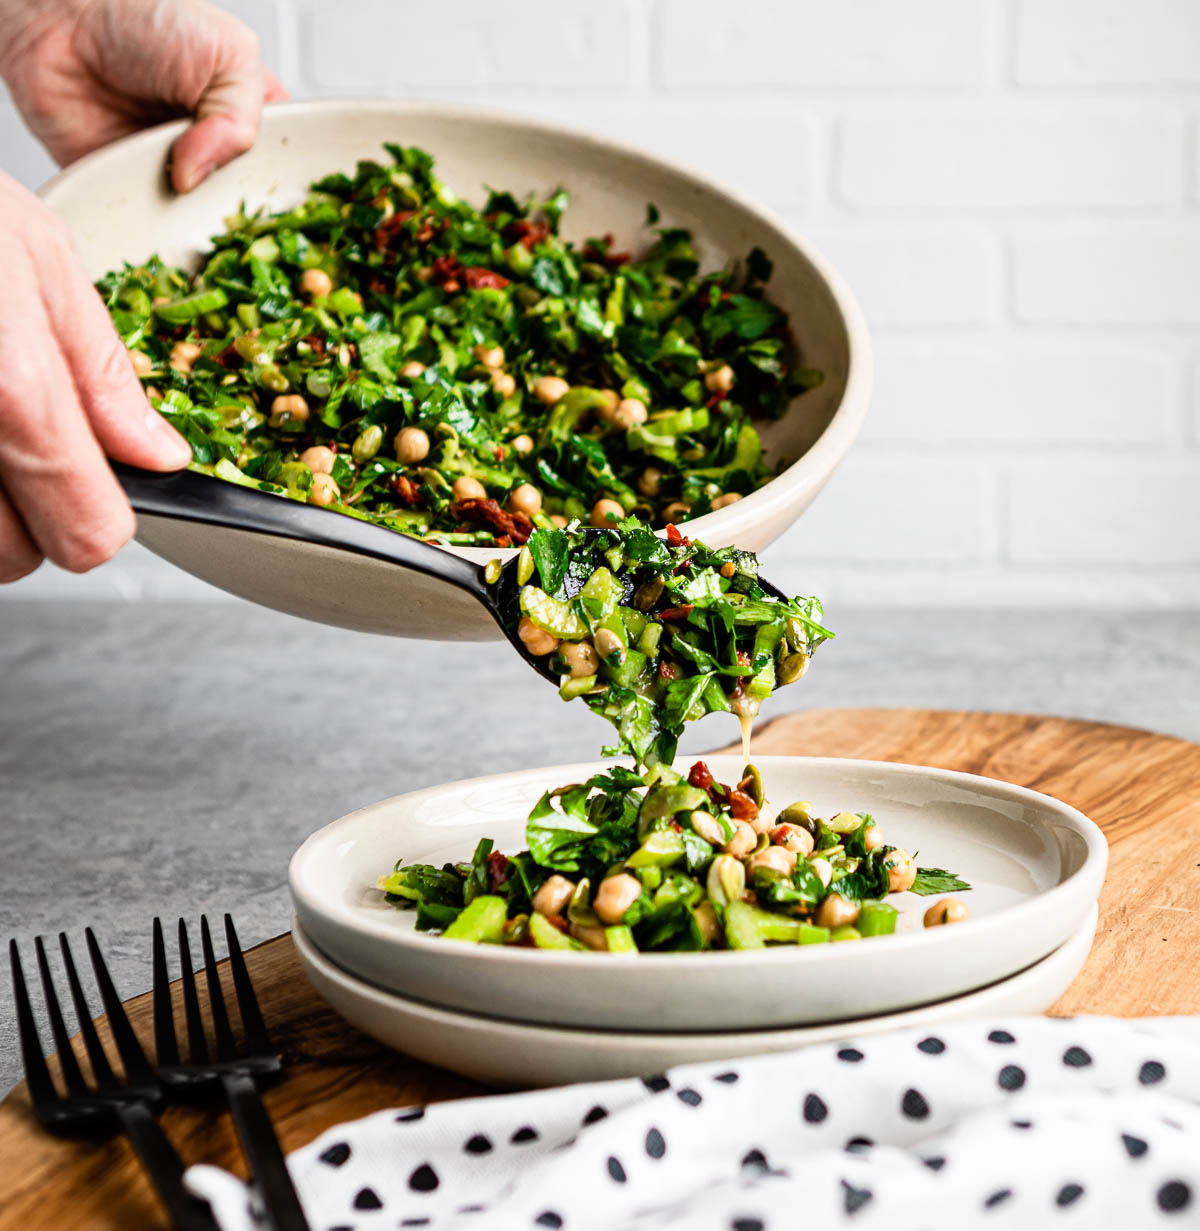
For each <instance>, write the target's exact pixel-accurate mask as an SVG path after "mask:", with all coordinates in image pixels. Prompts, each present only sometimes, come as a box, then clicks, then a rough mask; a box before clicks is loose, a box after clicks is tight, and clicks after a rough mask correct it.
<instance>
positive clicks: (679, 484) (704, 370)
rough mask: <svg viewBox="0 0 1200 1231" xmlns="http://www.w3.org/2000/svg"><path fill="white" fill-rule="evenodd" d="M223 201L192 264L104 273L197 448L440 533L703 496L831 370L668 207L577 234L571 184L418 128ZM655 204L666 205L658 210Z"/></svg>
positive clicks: (293, 487)
mask: <svg viewBox="0 0 1200 1231" xmlns="http://www.w3.org/2000/svg"><path fill="white" fill-rule="evenodd" d="M386 150H387V153H388V155H389V156H390V161H387V162H375V161H366V160H364V161H361V162H359V163H358V165H357V168H356V170H355V172H354V174H353V175H345V174H331V175H328V176H326V177H325V178H324V179H322V180H319V181H318V182H317V183H315V184H313V185H312V189H311V192H310V194H309V195H308V197H307V198H306V199H305V200H304V201H303V202H301V203H300V204H298V205H296V206H295V207H293V208H291V209H287V210H284V211H283V212H280V213H274V214H268V213H265V212H262V211H258V212H253V213H250V212H247V211H246V209H245V207H243V208H242V209H240V210H239V211H238V213H236V214H235V215H233V216H232V217H230V218H227V219H226V220H225V227H226V229H225V231H224V232H223V233H222V234H220V235H217V236H215V237H214V238H213V240H212V244H211V247H210V248H209V250H208V251H207V252H206V253H205V254H204V256H203V263H202V265H201V267H200V268H199V270H198V271H197V272H196V273H195V274H192V275H189V274H188V273H186V272H184V271H183V270H181V269H176V268H172V267H170V266H168V265H166V264H164V263H163V262H161V261H160V260H159V259H158V258H156V257H151V258H150V259H149V260H147V261H145V262H143V263H142V264H139V265H126V266H125V267H124V268H123V269H121V270H118V271H115V272H113V273H110V274H108V275H107V276H106V277H104V278H103V279H101V281H100V283H99V289H100V292H101V294H102V295H103V296H104V299H105V302H106V303H107V306H108V309H109V312H110V313H111V316H112V319H113V323H114V325H115V326H116V329H117V331H118V333H120V335H121V337H122V339H123V340H124V342H125V344H126V346H127V347H128V348H129V349H130V351H131V358H132V360H133V362H134V366H135V370H136V371H137V372H138V374H139V376H140V377H141V379H142V381H143V384H144V386H145V388H146V391H147V394H148V396H149V398H150V401H151V403H152V405H154V406H155V407H157V408H158V410H159V411H160V412H161V413H162V414H163V415H164V417H165V418H166V419H167V420H168V421H169V422H170V423H172V424H173V425H174V426H175V427H176V428H177V429H178V430H179V431H180V432H181V433H182V434H183V435H184V437H185V438H186V439H187V440H188V442H189V443H190V444H191V446H192V452H193V458H194V461H193V469H197V470H201V471H204V472H206V473H209V474H213V475H216V476H217V477H220V478H224V479H227V480H229V481H231V482H240V483H247V484H249V485H251V486H255V487H258V488H259V489H261V490H263V491H268V492H273V493H275V494H278V495H281V496H287V497H290V498H292V499H295V500H301V501H309V502H311V503H315V504H320V505H323V506H326V507H328V508H331V509H334V510H337V511H338V512H342V513H347V514H350V515H352V516H356V517H360V518H366V519H368V520H371V521H375V522H377V523H379V524H381V525H384V526H387V527H390V528H391V529H393V530H398V531H401V532H403V533H407V534H414V535H419V536H421V537H425V538H434V539H436V541H438V542H442V543H447V544H472V543H475V544H488V545H497V546H510V545H513V544H517V545H519V544H521V543H524V542H525V541H526V540H527V539H528V538H529V536H530V533H531V532H532V531H533V529H534V528H535V527H542V528H546V529H549V528H551V527H553V526H554V525H565V524H566V523H567V521H569V520H571V519H575V518H579V519H585V520H586V519H591V520H593V521H595V522H597V523H598V524H601V525H604V524H608V522H607V518H608V517H609V516H612V515H614V514H615V515H617V516H618V517H619V516H621V515H624V514H628V513H635V512H636V513H637V514H639V515H640V516H642V517H643V518H644V519H646V520H647V521H648V522H649V523H651V524H655V525H659V524H663V523H664V522H666V521H668V520H681V519H682V518H683V517H685V516H691V517H696V516H700V515H702V514H704V513H707V512H709V511H710V510H712V509H714V508H721V507H724V506H725V505H726V504H729V503H731V502H732V501H734V500H737V499H739V498H740V497H741V496H744V495H746V494H748V493H750V492H752V491H754V490H755V489H756V488H757V487H759V486H761V485H762V484H763V483H765V482H767V481H768V480H769V479H770V478H771V477H772V472H771V470H770V469H769V468H768V467H767V466H766V464H765V463H764V462H763V459H762V448H761V444H760V441H759V436H758V432H757V430H756V428H755V427H754V426H753V424H752V422H751V418H752V417H757V418H767V419H769V418H777V417H778V416H779V415H781V414H782V413H783V411H784V409H785V408H786V407H787V405H788V404H789V402H790V401H791V400H792V399H793V398H794V397H795V396H797V395H798V394H800V393H802V392H804V391H805V390H806V389H809V388H812V387H813V386H814V385H816V384H819V383H820V380H821V374H820V373H819V372H815V371H813V370H811V369H808V368H805V367H803V366H801V365H800V364H799V362H798V357H797V356H796V355H795V354H794V353H793V346H792V343H791V341H790V335H789V331H788V321H787V318H786V316H785V315H784V314H783V312H781V311H780V309H778V308H777V307H775V306H774V304H772V303H771V302H770V301H769V300H768V299H767V298H766V297H765V293H764V285H765V283H766V282H767V281H768V279H769V278H770V274H771V263H770V261H769V260H768V259H767V257H766V256H765V255H764V254H763V253H762V252H760V251H759V250H757V249H755V250H754V251H752V252H751V253H750V254H749V256H748V257H747V258H746V260H745V261H744V262H743V263H742V264H741V265H740V266H734V265H731V266H729V267H727V268H724V269H720V270H715V271H712V272H709V273H704V274H702V273H700V262H699V258H698V256H697V254H696V252H695V249H694V247H693V244H692V237H691V235H690V233H689V232H688V231H686V230H682V229H680V228H675V227H668V226H657V227H656V230H655V233H654V236H653V238H652V240H651V242H650V243H649V245H648V247H647V248H646V250H645V251H644V252H642V253H640V254H639V255H638V256H637V257H636V259H635V258H634V257H633V256H631V254H630V253H628V252H620V251H617V250H616V246H615V242H614V240H613V237H612V236H605V237H603V238H595V239H590V240H588V241H587V242H586V243H584V244H583V245H582V246H577V245H574V244H571V243H569V242H567V241H565V240H564V239H562V238H561V236H560V234H559V224H560V221H561V217H562V213H563V211H564V209H565V208H566V207H567V194H566V193H565V192H564V191H562V190H561V189H560V190H558V191H557V192H555V193H554V194H553V195H552V196H551V197H550V198H549V199H548V200H545V201H541V202H539V201H537V200H536V199H533V198H531V199H527V200H525V201H518V200H517V198H516V197H515V196H513V195H512V194H511V193H508V192H496V191H493V192H491V193H490V194H489V196H488V199H487V201H486V203H485V204H484V206H483V207H482V208H477V207H475V206H473V205H470V204H468V203H467V202H465V201H463V200H461V199H460V198H459V197H458V196H457V195H456V194H455V193H454V192H453V191H452V190H451V189H450V188H449V187H448V186H447V185H445V184H444V183H442V182H441V181H440V180H439V179H437V177H436V176H435V174H434V168H433V159H432V157H431V156H430V155H429V154H427V153H425V152H424V151H423V150H420V149H417V148H415V147H403V146H399V145H392V144H389V145H387V146H386ZM657 221H658V218H657V211H655V210H652V212H651V215H650V217H649V220H648V225H652V226H653V225H654V224H656V223H657Z"/></svg>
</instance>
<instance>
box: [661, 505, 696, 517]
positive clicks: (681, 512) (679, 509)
mask: <svg viewBox="0 0 1200 1231" xmlns="http://www.w3.org/2000/svg"><path fill="white" fill-rule="evenodd" d="M691 511H692V506H691V505H690V504H684V502H683V501H682V500H676V501H673V502H672V503H671V504H669V505H667V507H666V508H665V509H663V517H664V519H665V520H667V521H683V520H684V519H685V518H686V517H687V515H688V514H689V513H690V512H691Z"/></svg>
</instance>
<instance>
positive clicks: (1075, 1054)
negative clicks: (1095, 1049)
mask: <svg viewBox="0 0 1200 1231" xmlns="http://www.w3.org/2000/svg"><path fill="white" fill-rule="evenodd" d="M1091 1062H1092V1057H1091V1053H1090V1052H1088V1051H1087V1050H1086V1049H1085V1048H1083V1047H1068V1048H1067V1050H1066V1051H1065V1052H1063V1064H1065V1065H1066V1066H1067V1068H1069V1069H1086V1068H1087V1067H1088V1065H1089V1064H1091Z"/></svg>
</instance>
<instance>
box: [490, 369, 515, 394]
mask: <svg viewBox="0 0 1200 1231" xmlns="http://www.w3.org/2000/svg"><path fill="white" fill-rule="evenodd" d="M492 388H493V389H494V390H495V391H496V392H497V393H498V394H499V395H500V396H501V397H502V398H510V397H512V395H513V394H514V393H516V391H517V379H516V377H515V376H513V375H512V374H511V373H510V372H501V371H500V370H499V369H498V368H493V369H492Z"/></svg>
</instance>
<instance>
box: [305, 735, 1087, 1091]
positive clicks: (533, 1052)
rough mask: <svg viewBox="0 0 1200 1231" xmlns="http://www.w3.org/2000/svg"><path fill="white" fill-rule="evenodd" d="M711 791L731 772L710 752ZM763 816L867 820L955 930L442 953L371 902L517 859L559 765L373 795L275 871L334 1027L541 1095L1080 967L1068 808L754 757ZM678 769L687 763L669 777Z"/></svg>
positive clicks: (889, 1020)
mask: <svg viewBox="0 0 1200 1231" xmlns="http://www.w3.org/2000/svg"><path fill="white" fill-rule="evenodd" d="M707 760H708V764H709V766H710V768H711V769H712V771H713V774H714V776H715V777H716V778H717V779H718V781H721V780H723V781H730V780H736V779H737V777H738V776H739V774H740V771H741V768H742V767H741V763H740V761H739V760H737V759H735V758H733V757H720V756H718V757H710V758H707ZM756 763H757V764H758V767H759V769H760V771H761V773H762V777H763V784H764V787H765V789H766V791H767V794H768V795H769V797H770V798H771V799H772V801H773V802H774V803H775V804H776V805H777V806H784V805H786V804H788V803H791V802H792V801H794V800H797V799H806V800H809V801H811V803H812V805H813V807H814V809H815V810H816V813H817V814H818V815H822V816H827V815H831V814H832V813H834V812H838V811H841V810H843V809H847V810H851V811H855V812H870V813H872V814H873V815H874V817H875V819H876V822H877V823H878V824H879V826H880V828H881V829H882V831H883V833H884V835H885V836H886V839H887V841H888V842H891V843H893V844H895V845H898V846H903V847H905V848H906V849H908V850H910V851H914V852H917V853H918V862H919V863H920V864H921V865H922V866H926V867H939V868H949V869H953V871H955V872H956V873H957V874H958V875H959V876H961V877H963V878H964V879H965V880H967V881H969V882H970V884H971V885H972V889H971V891H970V893H968V894H965V895H963V896H964V898H965V900H966V901H967V902H968V903H969V904H970V907H971V911H972V919H971V921H970V922H969V923H965V924H958V925H954V926H950V927H940V928H934V929H930V930H925V929H923V928H922V915H923V913H924V910H925V908H926V907H927V906H928V905H929V902H930V899H928V898H921V897H918V896H916V895H914V894H911V893H908V894H901V895H898V896H893V898H892V899H891V900H892V901H893V902H894V903H895V904H896V905H897V906H898V907H899V908H900V912H901V915H900V921H899V924H898V927H897V934H896V935H895V936H890V937H880V938H876V939H872V940H867V941H862V942H856V943H850V944H839V945H814V946H804V947H799V946H797V947H791V946H779V947H774V948H768V949H765V950H757V951H753V952H745V951H743V952H729V951H721V952H710V953H678V954H672V953H665V954H657V953H656V954H642V955H620V954H598V953H573V952H547V951H542V950H535V949H525V948H505V947H501V946H495V945H472V944H465V943H462V942H458V941H447V940H443V939H441V938H440V937H437V936H432V935H428V934H423V933H420V932H417V931H416V930H415V927H414V924H415V913H414V912H412V911H402V910H397V909H396V908H394V907H392V906H389V905H388V904H387V903H386V902H385V901H384V899H383V896H382V894H380V893H379V891H378V890H377V889H376V888H375V882H376V880H377V878H378V877H379V875H380V874H381V873H384V872H388V871H390V870H391V868H392V866H393V864H395V862H396V861H397V860H398V859H401V860H403V861H404V862H405V863H432V864H438V865H440V864H442V863H445V862H452V861H459V860H463V859H468V858H469V857H470V854H471V852H472V850H473V849H474V847H475V844H476V842H477V841H478V840H479V839H480V838H482V837H490V838H493V839H494V840H495V844H496V849H497V850H501V851H509V852H513V851H517V850H521V849H523V848H524V846H525V845H526V844H525V839H524V834H525V817H526V815H527V814H528V812H529V810H530V808H531V807H532V806H533V804H534V803H535V802H536V801H537V800H538V798H539V797H540V796H541V794H542V792H543V791H545V790H546V789H547V788H548V787H558V786H562V785H563V784H565V783H568V782H580V781H583V780H584V779H585V778H587V777H589V776H590V775H591V774H593V773H595V772H596V771H597V770H598V769H599V768H600V765H598V764H595V763H591V764H577V765H565V766H557V767H553V768H548V769H538V770H523V771H521V772H519V773H512V774H502V775H498V776H495V777H490V778H476V779H472V780H469V781H464V782H457V783H452V784H450V785H447V786H441V787H435V788H431V789H429V790H425V791H417V792H413V793H411V794H408V795H401V796H397V797H395V798H393V799H389V800H384V801H383V802H382V803H378V804H374V805H372V806H371V807H369V808H364V809H362V810H360V811H358V812H353V813H351V814H350V815H349V816H345V817H343V818H342V819H341V820H338V821H335V822H334V823H333V824H331V825H329V826H327V827H326V828H324V829H322V830H320V831H319V832H318V833H316V834H314V835H313V836H312V837H311V838H309V839H308V841H307V842H305V844H304V845H303V846H302V847H301V848H300V850H299V851H297V852H296V854H295V856H294V857H293V859H292V862H291V866H290V869H289V883H290V888H291V893H292V901H293V904H294V908H295V915H296V918H295V928H294V938H295V942H296V947H297V951H298V952H299V954H300V958H301V961H302V962H303V964H304V967H305V970H306V971H307V973H308V976H309V978H310V979H311V980H312V982H313V985H314V986H315V987H316V989H317V991H318V992H319V993H320V994H321V995H322V996H323V997H324V998H325V999H326V1000H327V1001H328V1002H329V1003H330V1004H331V1005H332V1006H333V1007H334V1008H335V1009H337V1010H338V1011H339V1012H340V1013H341V1014H342V1015H343V1016H344V1017H345V1018H346V1019H347V1020H348V1021H350V1022H351V1023H352V1024H353V1025H355V1026H357V1027H359V1028H360V1029H362V1030H364V1031H366V1032H367V1033H368V1034H371V1035H373V1036H374V1037H375V1038H377V1039H379V1040H380V1041H382V1042H384V1043H386V1044H388V1045H390V1046H393V1047H396V1048H398V1049H399V1050H401V1051H404V1052H407V1053H408V1054H410V1055H413V1056H415V1057H417V1058H419V1059H421V1060H425V1061H428V1062H430V1063H433V1064H437V1065H440V1066H442V1067H444V1068H448V1069H452V1070H454V1071H455V1072H458V1073H462V1074H464V1075H465V1076H469V1077H475V1078H478V1079H480V1080H483V1081H487V1082H491V1083H494V1084H502V1085H503V1084H507V1085H555V1084H560V1083H563V1082H570V1081H584V1080H599V1079H603V1078H609V1077H618V1076H632V1075H637V1074H644V1073H651V1072H657V1071H659V1070H661V1069H663V1068H666V1067H669V1066H670V1065H673V1064H682V1063H688V1062H691V1061H698V1060H706V1059H719V1058H723V1057H729V1056H737V1055H748V1054H752V1053H760V1052H770V1051H782V1050H787V1049H790V1048H794V1047H799V1046H802V1045H804V1044H807V1043H814V1042H825V1041H831V1040H835V1039H840V1038H847V1037H850V1036H862V1035H864V1034H869V1033H875V1032H878V1031H882V1030H888V1029H893V1028H902V1027H906V1026H918V1025H922V1024H930V1025H932V1024H934V1023H940V1022H944V1021H947V1020H951V1019H955V1018H964V1017H973V1016H985V1015H987V1016H994V1015H997V1014H1011V1013H1028V1012H1040V1011H1042V1010H1043V1009H1046V1008H1048V1007H1049V1006H1050V1005H1051V1004H1052V1003H1053V1002H1054V1001H1055V1000H1056V999H1057V998H1058V997H1059V996H1060V995H1061V994H1062V993H1063V992H1064V991H1065V990H1066V989H1067V987H1068V986H1069V985H1070V983H1071V981H1072V979H1074V977H1075V975H1076V974H1077V973H1078V971H1079V969H1080V967H1081V966H1082V965H1083V962H1084V960H1085V959H1086V957H1087V954H1088V951H1089V948H1090V946H1091V941H1092V936H1093V934H1094V932H1095V927H1096V899H1097V896H1098V895H1099V892H1100V887H1101V884H1102V883H1103V879H1104V871H1105V867H1106V864H1107V859H1108V848H1107V845H1106V843H1105V841H1104V837H1103V835H1102V834H1101V832H1100V830H1099V829H1098V828H1097V827H1096V826H1095V825H1094V824H1093V823H1092V822H1091V821H1089V820H1088V819H1087V817H1085V816H1083V815H1082V813H1080V812H1078V811H1076V810H1075V809H1074V808H1071V807H1068V806H1067V805H1066V804H1063V803H1060V802H1059V801H1058V800H1055V799H1051V798H1050V797H1049V796H1046V795H1040V794H1038V793H1037V792H1035V791H1029V790H1026V789H1024V788H1023V787H1018V786H1013V785H1010V784H1007V783H1003V782H997V781H994V780H992V779H990V778H979V777H975V776H973V775H970V774H960V773H955V772H952V771H950V770H941V769H930V768H926V767H922V766H914V765H895V764H891V763H885V762H872V761H850V760H840V759H835V758H808V757H763V758H760V759H758V760H757V762H756ZM681 768H686V764H685V765H683V766H681Z"/></svg>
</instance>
